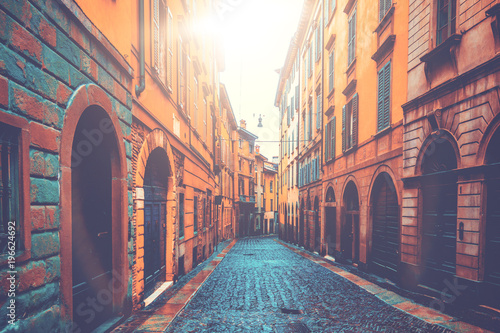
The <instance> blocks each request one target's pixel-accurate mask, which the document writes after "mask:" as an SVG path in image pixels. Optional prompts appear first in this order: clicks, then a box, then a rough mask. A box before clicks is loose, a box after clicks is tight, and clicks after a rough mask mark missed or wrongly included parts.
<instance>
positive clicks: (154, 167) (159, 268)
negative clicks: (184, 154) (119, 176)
mask: <svg viewBox="0 0 500 333" xmlns="http://www.w3.org/2000/svg"><path fill="white" fill-rule="evenodd" d="M168 165H169V162H168V157H167V154H166V153H165V151H164V150H163V149H161V148H157V149H155V150H153V152H151V154H150V156H149V158H148V162H147V165H146V171H145V174H144V294H145V297H147V296H149V294H151V293H152V292H153V291H154V290H155V289H156V288H157V287H158V286H159V285H160V284H161V283H162V282H164V281H165V276H166V271H165V269H166V262H165V255H166V229H167V221H166V217H167V206H166V202H167V182H168V176H169V170H168Z"/></svg>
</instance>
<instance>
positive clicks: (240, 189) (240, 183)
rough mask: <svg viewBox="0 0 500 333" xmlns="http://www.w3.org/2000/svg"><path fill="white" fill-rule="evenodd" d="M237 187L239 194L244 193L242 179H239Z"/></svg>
mask: <svg viewBox="0 0 500 333" xmlns="http://www.w3.org/2000/svg"><path fill="white" fill-rule="evenodd" d="M238 189H239V194H240V195H245V182H244V181H243V179H240V180H239V186H238Z"/></svg>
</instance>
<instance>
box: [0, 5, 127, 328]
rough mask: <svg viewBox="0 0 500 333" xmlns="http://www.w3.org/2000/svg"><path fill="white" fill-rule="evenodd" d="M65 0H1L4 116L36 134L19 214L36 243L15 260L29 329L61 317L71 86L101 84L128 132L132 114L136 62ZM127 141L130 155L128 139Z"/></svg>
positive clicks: (0, 298)
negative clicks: (63, 180)
mask: <svg viewBox="0 0 500 333" xmlns="http://www.w3.org/2000/svg"><path fill="white" fill-rule="evenodd" d="M65 2H66V3H67V4H68V6H70V7H71V8H72V10H71V11H70V10H68V9H67V8H66V5H63V4H62V3H60V2H58V1H55V0H46V1H45V0H36V1H35V0H33V1H1V2H0V96H1V98H0V116H1V114H13V115H15V116H17V117H20V118H23V119H26V120H27V122H28V124H29V127H28V129H29V133H30V136H31V139H30V142H29V158H30V161H29V174H30V176H29V181H30V187H29V191H30V209H29V211H30V216H28V217H27V218H26V219H25V221H21V223H22V224H26V223H28V224H31V226H30V227H31V244H25V245H26V246H27V247H31V256H30V257H29V258H28V259H27V260H24V261H19V262H17V267H16V269H17V271H18V278H17V297H16V308H17V309H16V312H17V315H18V318H19V319H21V320H20V321H18V322H17V323H16V327H17V329H19V330H20V331H25V332H27V331H30V330H32V329H34V328H35V327H36V328H37V329H38V330H40V331H46V332H49V331H56V330H58V329H59V328H60V327H61V325H63V324H62V323H61V316H62V312H63V309H62V306H61V305H62V301H61V298H60V281H61V269H60V267H61V260H60V230H61V229H60V226H61V223H62V221H61V220H60V217H59V212H60V197H59V191H60V190H59V188H60V183H59V171H60V164H59V163H60V161H59V151H60V148H61V147H60V137H61V130H62V129H63V122H64V116H65V109H66V107H67V106H68V105H69V104H70V103H71V102H72V100H71V95H72V93H73V92H74V91H75V90H76V89H77V88H78V87H80V86H81V85H84V84H89V83H94V84H97V85H98V86H100V87H101V88H102V89H104V90H105V91H106V92H107V94H108V97H109V98H110V100H111V102H112V108H113V110H114V111H115V112H116V113H117V115H118V117H119V119H120V125H121V126H122V132H123V136H124V137H125V138H127V137H128V135H130V124H131V120H132V116H131V111H130V109H131V106H132V105H131V104H132V102H131V101H132V98H131V95H130V93H129V92H128V88H129V86H130V84H131V78H132V77H131V69H130V68H129V67H128V65H127V64H126V62H125V61H124V60H123V58H121V56H120V55H119V54H118V53H117V51H116V50H115V49H114V48H113V46H112V45H111V44H110V43H109V42H108V41H107V40H106V41H103V40H102V38H101V40H98V38H97V34H98V31H97V29H96V27H95V26H93V25H92V23H91V22H90V21H89V20H88V19H87V18H86V17H85V15H83V14H82V13H81V12H79V9H78V8H77V6H76V5H75V4H74V3H73V2H71V1H65ZM72 13H76V14H78V17H79V19H78V20H77V19H76V17H75V16H74V15H73V14H72ZM125 147H126V152H127V158H128V159H130V157H131V149H130V144H129V142H128V141H126V142H125ZM129 165H130V163H129ZM129 172H130V167H129ZM129 179H131V178H129ZM61 195H64V193H63V194H61ZM131 213H132V211H131V200H129V214H130V215H131ZM5 276H6V267H4V266H1V267H0V281H1V288H2V291H1V292H0V303H3V306H2V307H1V309H0V314H1V318H0V329H1V328H2V327H4V326H5V325H6V324H7V323H6V320H7V316H6V308H5V306H6V305H5V303H4V302H5V300H6V298H5V297H6V295H7V293H6V292H5V290H4V288H5V286H6V285H5V283H4V281H5ZM63 278H64V277H63Z"/></svg>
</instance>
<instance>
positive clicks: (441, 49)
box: [420, 34, 462, 63]
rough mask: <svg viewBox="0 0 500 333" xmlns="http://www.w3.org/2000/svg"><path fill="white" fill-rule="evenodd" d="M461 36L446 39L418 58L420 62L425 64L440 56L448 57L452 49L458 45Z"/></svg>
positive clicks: (456, 35) (455, 35)
mask: <svg viewBox="0 0 500 333" xmlns="http://www.w3.org/2000/svg"><path fill="white" fill-rule="evenodd" d="M461 40H462V35H459V34H454V35H451V36H450V37H448V38H447V39H446V40H445V41H444V42H442V43H441V44H439V45H438V46H436V47H435V48H433V49H432V50H430V51H429V52H427V53H426V54H424V55H423V56H422V57H420V60H421V61H422V62H425V63H430V62H434V61H435V60H436V59H438V58H440V56H441V55H449V54H450V53H452V52H453V48H455V47H456V46H457V45H459V44H460V41H461Z"/></svg>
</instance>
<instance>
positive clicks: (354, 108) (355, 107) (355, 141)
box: [352, 94, 359, 147]
mask: <svg viewBox="0 0 500 333" xmlns="http://www.w3.org/2000/svg"><path fill="white" fill-rule="evenodd" d="M358 104H359V103H358V94H356V95H354V97H353V98H352V147H354V146H356V145H357V144H358Z"/></svg>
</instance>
